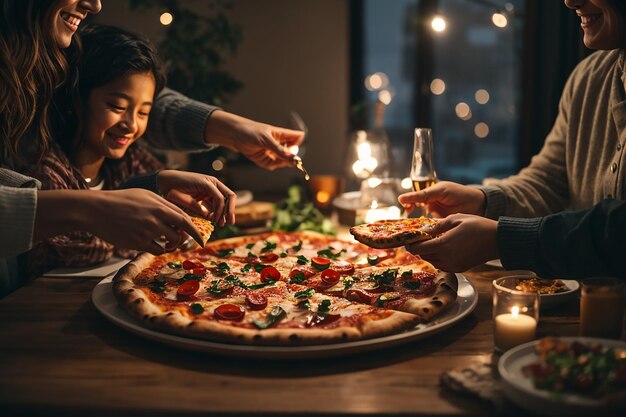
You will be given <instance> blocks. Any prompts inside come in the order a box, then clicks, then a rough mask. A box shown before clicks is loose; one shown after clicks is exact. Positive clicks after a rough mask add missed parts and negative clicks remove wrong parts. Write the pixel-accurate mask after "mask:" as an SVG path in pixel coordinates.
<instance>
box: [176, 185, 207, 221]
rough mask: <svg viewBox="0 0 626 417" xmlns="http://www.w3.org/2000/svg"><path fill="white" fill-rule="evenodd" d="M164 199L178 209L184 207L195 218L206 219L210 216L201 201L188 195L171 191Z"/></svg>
mask: <svg viewBox="0 0 626 417" xmlns="http://www.w3.org/2000/svg"><path fill="white" fill-rule="evenodd" d="M166 198H167V199H168V200H169V201H171V202H172V203H174V204H176V205H178V206H180V207H185V208H186V209H188V210H189V211H190V212H191V213H193V214H195V215H196V216H199V217H204V218H206V217H208V216H209V215H210V214H211V213H210V212H209V209H207V208H206V206H205V205H204V204H202V202H201V201H198V200H196V199H195V198H193V197H192V196H190V195H189V194H185V193H183V192H182V191H179V190H171V191H170V192H169V193H167V196H166Z"/></svg>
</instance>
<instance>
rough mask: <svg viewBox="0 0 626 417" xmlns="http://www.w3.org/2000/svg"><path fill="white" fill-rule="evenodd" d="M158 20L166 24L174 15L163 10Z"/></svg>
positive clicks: (171, 20)
mask: <svg viewBox="0 0 626 417" xmlns="http://www.w3.org/2000/svg"><path fill="white" fill-rule="evenodd" d="M159 21H160V22H161V24H162V25H163V26H167V25H169V24H171V23H172V22H173V21H174V16H173V15H172V14H171V13H169V12H164V13H162V14H161V17H159Z"/></svg>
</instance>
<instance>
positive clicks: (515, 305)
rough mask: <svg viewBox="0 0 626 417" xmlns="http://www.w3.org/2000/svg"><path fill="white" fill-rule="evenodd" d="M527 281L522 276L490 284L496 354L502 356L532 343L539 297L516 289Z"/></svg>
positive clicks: (537, 318)
mask: <svg viewBox="0 0 626 417" xmlns="http://www.w3.org/2000/svg"><path fill="white" fill-rule="evenodd" d="M527 278H528V276H525V275H524V276H508V277H503V278H498V279H496V280H494V281H493V344H494V349H495V350H496V352H500V353H501V352H505V351H507V350H509V349H510V348H512V347H514V346H517V345H520V344H522V343H526V342H530V341H531V340H535V335H536V332H537V323H539V302H540V297H539V293H538V292H525V291H519V290H517V289H516V285H517V283H518V282H519V280H520V279H527Z"/></svg>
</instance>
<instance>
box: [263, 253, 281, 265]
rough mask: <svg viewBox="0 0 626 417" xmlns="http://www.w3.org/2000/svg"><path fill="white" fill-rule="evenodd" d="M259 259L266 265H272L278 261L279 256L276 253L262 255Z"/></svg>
mask: <svg viewBox="0 0 626 417" xmlns="http://www.w3.org/2000/svg"><path fill="white" fill-rule="evenodd" d="M259 259H261V262H263V263H264V264H267V263H272V262H276V261H277V260H278V255H277V254H275V253H267V254H265V255H261V257H260V258H259Z"/></svg>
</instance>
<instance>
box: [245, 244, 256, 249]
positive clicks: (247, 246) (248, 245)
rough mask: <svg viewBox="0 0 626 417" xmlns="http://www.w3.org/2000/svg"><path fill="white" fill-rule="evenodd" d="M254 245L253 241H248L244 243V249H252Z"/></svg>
mask: <svg viewBox="0 0 626 417" xmlns="http://www.w3.org/2000/svg"><path fill="white" fill-rule="evenodd" d="M253 247H254V243H248V244H247V245H246V249H252V248H253Z"/></svg>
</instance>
